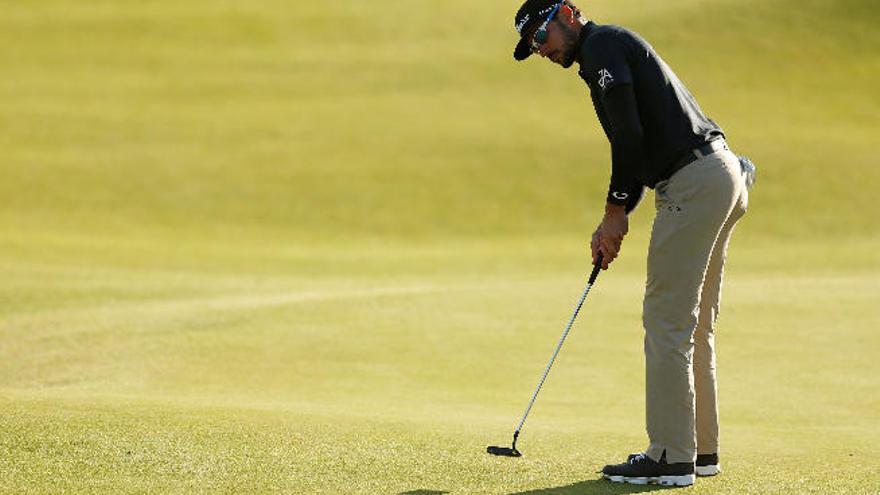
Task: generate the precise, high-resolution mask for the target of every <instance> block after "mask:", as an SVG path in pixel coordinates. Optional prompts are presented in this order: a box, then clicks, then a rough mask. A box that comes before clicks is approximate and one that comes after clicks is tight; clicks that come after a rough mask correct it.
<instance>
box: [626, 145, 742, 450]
mask: <svg viewBox="0 0 880 495" xmlns="http://www.w3.org/2000/svg"><path fill="white" fill-rule="evenodd" d="M743 189H744V184H743V182H742V176H741V171H740V166H739V161H738V160H737V159H736V156H734V155H733V154H732V153H730V152H727V151H723V152H719V153H714V154H712V155H709V156H706V157H703V158H701V159H699V160H697V161H696V162H694V163H692V164H690V165H689V166H687V167H685V168H683V169H681V170H680V171H678V172H677V173H676V174H675V175H673V176H672V178H670V179H669V180H668V181H666V182H665V183H663V184H661V185H658V188H657V191H656V193H657V195H656V198H657V215H656V217H655V219H654V225H653V228H652V232H651V242H650V247H649V250H648V280H647V284H646V288H645V301H644V308H643V317H642V318H643V323H644V326H645V367H646V380H645V382H646V400H645V402H646V423H647V431H648V437H649V440H650V445H649V447H648V450H647V453H648V455H649V456H650V457H651V458H652V459H654V460H658V459H659V458H660V456H661V455H662V454H663V452H664V451H666V458H667V461H668V462H693V460H694V458H695V457H696V433H695V428H696V427H695V421H696V404H695V383H694V372H693V354H694V331H695V329H696V327H697V320H698V316H699V307H700V296H701V292H702V287H703V280H704V277H705V275H706V271H707V268H708V266H709V262H710V258H711V255H712V252H713V248H714V246H715V243H716V241H717V240H718V238H719V234H720V233H721V230H722V228H723V226H724V225H725V223H726V222H727V220H728V218H729V217H730V216H731V213H732V212H733V209H734V207H735V204H736V202H737V201H738V198H739V196H740V194H741V191H742V190H743Z"/></svg>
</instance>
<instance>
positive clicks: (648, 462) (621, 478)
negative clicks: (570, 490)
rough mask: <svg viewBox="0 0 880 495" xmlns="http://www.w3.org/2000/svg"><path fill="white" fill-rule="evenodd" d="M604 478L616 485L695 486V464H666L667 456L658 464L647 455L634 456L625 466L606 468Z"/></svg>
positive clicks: (618, 465) (603, 472)
mask: <svg viewBox="0 0 880 495" xmlns="http://www.w3.org/2000/svg"><path fill="white" fill-rule="evenodd" d="M602 476H604V477H605V479H607V480H610V481H613V482H615V483H633V484H636V485H646V484H648V483H657V484H660V485H664V486H690V485H693V484H694V481H695V480H696V476H695V475H694V463H693V462H674V463H671V464H670V463H667V462H666V454H665V453H664V454H663V457H661V458H660V461H659V462H657V461H655V460H653V459H651V458H650V457H648V456H647V455H645V454H632V455H630V456H629V458H628V459H627V460H626V462H624V463H623V464H614V465H608V466H605V468H604V469H602Z"/></svg>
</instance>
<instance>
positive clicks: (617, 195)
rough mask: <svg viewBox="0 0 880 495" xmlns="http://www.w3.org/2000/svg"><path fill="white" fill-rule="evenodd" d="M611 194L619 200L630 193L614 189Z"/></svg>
mask: <svg viewBox="0 0 880 495" xmlns="http://www.w3.org/2000/svg"><path fill="white" fill-rule="evenodd" d="M603 87H604V86H603ZM611 196H612V197H614V199H619V200H621V201H623V200H624V199H626V198H628V197H629V194H628V193H622V192H617V191H614V192H612V193H611Z"/></svg>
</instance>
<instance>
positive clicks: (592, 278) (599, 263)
mask: <svg viewBox="0 0 880 495" xmlns="http://www.w3.org/2000/svg"><path fill="white" fill-rule="evenodd" d="M601 269H602V253H599V256H598V257H596V264H595V265H594V266H593V273H591V274H590V282H589V283H590V285H593V283H594V282H596V277H598V276H599V270H601Z"/></svg>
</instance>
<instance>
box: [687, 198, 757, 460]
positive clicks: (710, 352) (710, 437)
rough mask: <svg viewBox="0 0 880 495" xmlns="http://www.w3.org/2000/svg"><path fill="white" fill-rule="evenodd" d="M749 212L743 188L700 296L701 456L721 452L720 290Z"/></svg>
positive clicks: (698, 403) (697, 378)
mask: <svg viewBox="0 0 880 495" xmlns="http://www.w3.org/2000/svg"><path fill="white" fill-rule="evenodd" d="M747 208H748V191H747V190H746V189H745V188H744V189H742V192H741V194H740V197H739V198H738V200H737V203H736V206H735V207H734V209H733V211H732V212H731V214H730V217H728V219H727V221H726V222H725V223H724V226H723V227H722V228H721V232H720V233H719V235H718V239H717V240H716V242H715V246H714V248H713V249H712V255H711V258H710V260H709V267H708V268H707V270H706V277H705V279H704V281H703V290H702V293H701V295H700V312H699V316H698V318H697V328H696V331H695V332H694V360H693V361H694V364H693V369H694V391H695V399H696V430H697V453H698V454H717V453H718V451H719V443H718V401H717V393H718V387H717V384H716V380H715V321H716V320H717V319H718V314H719V311H720V308H721V287H722V284H723V279H724V263H725V261H726V260H727V246H728V244H729V243H730V237H731V235H732V234H733V230H734V227H735V226H736V223H737V222H738V221H739V219H740V218H742V216H743V215H744V214H745V212H746V209H747Z"/></svg>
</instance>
